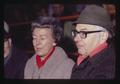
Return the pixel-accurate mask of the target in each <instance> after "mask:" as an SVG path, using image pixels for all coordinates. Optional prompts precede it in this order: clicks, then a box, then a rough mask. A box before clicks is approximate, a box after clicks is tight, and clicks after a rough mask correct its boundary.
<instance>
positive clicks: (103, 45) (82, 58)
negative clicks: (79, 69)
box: [77, 42, 108, 65]
mask: <svg viewBox="0 0 120 84" xmlns="http://www.w3.org/2000/svg"><path fill="white" fill-rule="evenodd" d="M107 45H108V44H107V43H106V42H105V43H103V44H100V45H99V46H98V47H96V48H95V49H94V50H93V51H92V52H91V53H90V55H89V57H92V56H95V54H97V53H98V52H100V51H101V50H103V49H105V48H106V47H107ZM84 59H85V57H84V56H82V55H79V57H78V58H77V65H79V64H80V63H81V62H82V61H83V60H84Z"/></svg>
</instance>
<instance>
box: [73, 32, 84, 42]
mask: <svg viewBox="0 0 120 84" xmlns="http://www.w3.org/2000/svg"><path fill="white" fill-rule="evenodd" d="M81 40H82V38H81V37H80V36H79V34H77V35H76V36H75V37H74V41H75V42H78V41H81Z"/></svg>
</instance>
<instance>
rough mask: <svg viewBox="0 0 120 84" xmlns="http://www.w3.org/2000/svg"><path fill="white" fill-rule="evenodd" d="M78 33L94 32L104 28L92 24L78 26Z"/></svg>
mask: <svg viewBox="0 0 120 84" xmlns="http://www.w3.org/2000/svg"><path fill="white" fill-rule="evenodd" d="M75 29H76V30H77V31H93V30H104V28H103V27H101V26H97V25H91V24H77V25H76V28H75Z"/></svg>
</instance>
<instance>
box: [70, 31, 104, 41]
mask: <svg viewBox="0 0 120 84" xmlns="http://www.w3.org/2000/svg"><path fill="white" fill-rule="evenodd" d="M97 32H104V31H103V30H98V31H79V32H78V31H76V30H72V36H73V37H74V38H75V37H76V35H77V34H79V36H80V37H81V38H82V39H85V38H86V37H87V34H91V33H97Z"/></svg>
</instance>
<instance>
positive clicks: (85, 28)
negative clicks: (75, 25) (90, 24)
mask: <svg viewBox="0 0 120 84" xmlns="http://www.w3.org/2000/svg"><path fill="white" fill-rule="evenodd" d="M75 30H76V29H75ZM84 30H87V29H86V28H84V29H81V30H80V31H84Z"/></svg>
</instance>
